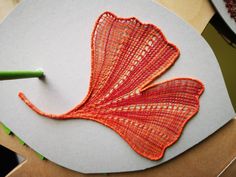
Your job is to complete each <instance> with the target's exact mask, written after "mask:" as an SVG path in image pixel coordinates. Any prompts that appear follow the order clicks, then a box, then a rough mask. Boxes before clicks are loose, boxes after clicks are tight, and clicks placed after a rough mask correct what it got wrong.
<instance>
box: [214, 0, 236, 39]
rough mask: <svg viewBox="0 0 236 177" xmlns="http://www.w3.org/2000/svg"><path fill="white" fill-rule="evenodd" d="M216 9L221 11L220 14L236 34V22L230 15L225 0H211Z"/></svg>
mask: <svg viewBox="0 0 236 177" xmlns="http://www.w3.org/2000/svg"><path fill="white" fill-rule="evenodd" d="M211 1H212V3H213V5H214V6H215V8H216V10H217V11H218V12H219V14H220V16H221V17H222V18H223V19H224V21H225V23H226V24H227V25H228V26H229V28H230V29H231V30H232V31H233V32H234V34H235V35H236V22H235V20H234V19H233V18H231V17H230V14H229V13H228V9H227V7H226V6H225V2H224V0H211Z"/></svg>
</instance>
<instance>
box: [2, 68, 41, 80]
mask: <svg viewBox="0 0 236 177" xmlns="http://www.w3.org/2000/svg"><path fill="white" fill-rule="evenodd" d="M43 76H44V73H43V71H42V70H35V71H0V80H10V79H24V78H34V77H38V78H40V77H43Z"/></svg>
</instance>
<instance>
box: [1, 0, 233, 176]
mask: <svg viewBox="0 0 236 177" xmlns="http://www.w3.org/2000/svg"><path fill="white" fill-rule="evenodd" d="M104 11H111V12H113V13H115V14H116V15H118V16H120V17H131V16H135V17H137V18H138V19H139V20H141V21H142V22H145V23H152V24H155V25H157V26H158V27H159V28H161V29H162V31H163V33H164V34H165V36H166V37H167V39H168V40H169V41H170V42H173V43H174V44H176V45H177V46H178V48H179V49H180V51H181V56H180V58H179V59H178V61H177V62H176V64H175V65H174V66H173V67H172V68H171V69H170V70H169V71H168V72H167V73H165V74H164V75H163V76H162V77H161V78H160V79H158V81H162V80H166V79H171V78H176V77H193V78H196V79H199V80H201V81H202V82H203V83H204V84H205V92H204V93H203V95H202V96H201V98H200V106H201V108H200V111H199V113H198V114H197V115H196V116H195V117H194V118H193V119H192V120H191V121H190V122H189V123H188V124H187V126H186V128H185V129H184V132H183V135H182V136H181V138H180V139H179V141H178V142H177V143H176V144H174V145H173V146H172V147H170V148H168V150H167V151H166V153H165V156H164V158H162V159H161V160H159V161H150V160H148V159H145V158H143V157H141V156H139V155H138V154H137V153H135V152H134V151H133V150H132V149H131V148H130V147H129V146H128V144H127V143H126V142H125V141H124V140H123V139H121V138H120V136H119V135H117V134H116V133H115V132H113V131H112V130H110V129H109V128H106V127H105V126H103V125H100V124H98V123H96V122H92V121H87V120H69V121H56V120H50V119H46V118H43V117H41V116H38V115H36V114H35V113H34V112H33V111H32V110H30V109H29V108H28V107H27V106H26V105H25V104H24V103H23V102H22V101H21V100H20V99H19V98H18V96H17V94H18V92H19V91H23V92H24V93H25V94H26V95H27V96H28V98H29V99H30V100H31V101H32V102H33V103H35V104H36V105H37V106H38V107H39V108H40V109H42V110H44V111H45V112H51V113H63V112H65V111H67V110H68V109H70V108H72V107H74V106H75V105H76V104H78V103H79V102H80V101H81V100H82V99H83V97H84V96H85V95H86V93H87V89H88V84H89V78H90V61H91V59H90V37H91V32H92V30H93V27H94V23H95V21H96V19H97V18H98V16H99V15H100V14H101V13H102V12H104ZM0 63H1V64H0V70H7V69H8V70H15V69H19V70H20V69H22V70H24V69H37V68H43V69H44V71H45V74H46V76H47V79H46V81H45V82H44V81H41V80H39V79H25V80H15V81H13V80H12V81H1V82H0V98H1V99H0V104H1V106H0V120H1V121H2V122H3V123H4V124H6V125H7V126H8V127H10V128H11V129H12V130H13V132H15V133H16V134H17V135H18V136H19V137H20V138H21V139H22V140H24V141H25V142H26V143H27V144H28V145H29V146H30V147H32V148H33V149H35V150H36V151H38V152H39V153H41V154H42V155H44V156H45V157H47V158H48V159H49V160H51V161H53V162H56V163H58V164H60V165H62V166H64V167H67V168H70V169H73V170H76V171H79V172H84V173H98V172H103V173H104V172H122V171H134V170H141V169H145V168H149V167H153V166H156V165H159V164H161V163H163V162H165V161H167V160H169V159H171V158H173V157H175V156H177V155H178V154H180V153H182V152H184V151H185V150H187V149H188V148H190V147H192V146H193V145H195V144H197V143H198V142H200V141H201V140H203V139H204V138H206V137H207V136H209V135H210V134H211V133H213V132H214V131H216V130H217V129H218V128H219V127H221V126H222V125H224V124H225V123H226V122H228V121H229V120H230V119H231V118H232V117H233V116H234V111H233V108H232V106H231V103H230V100H229V97H228V94H227V91H226V88H225V84H224V81H223V78H222V74H221V71H220V69H219V65H218V63H217V60H216V58H215V56H214V54H213V52H212V50H211V49H210V48H209V46H208V45H207V43H206V42H205V41H204V40H203V39H202V37H201V36H200V35H199V34H198V33H197V32H195V31H194V29H193V28H192V27H190V26H189V25H187V24H186V23H185V22H183V21H182V20H181V19H179V18H178V17H176V16H175V15H174V14H172V13H170V12H169V11H168V10H166V9H165V8H163V7H161V6H160V5H157V4H155V3H153V2H151V1H148V0H99V1H94V0H40V1H39V0H26V1H23V2H22V3H21V4H20V5H19V7H17V9H16V10H15V11H14V12H13V13H12V14H11V15H10V16H9V17H8V18H7V19H6V20H5V22H4V23H3V24H1V26H0Z"/></svg>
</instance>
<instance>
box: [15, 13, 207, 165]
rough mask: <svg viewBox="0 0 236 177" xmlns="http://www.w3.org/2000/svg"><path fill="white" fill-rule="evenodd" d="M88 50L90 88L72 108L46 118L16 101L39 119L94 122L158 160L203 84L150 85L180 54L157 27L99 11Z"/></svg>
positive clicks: (194, 104)
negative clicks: (40, 117) (38, 116)
mask: <svg viewBox="0 0 236 177" xmlns="http://www.w3.org/2000/svg"><path fill="white" fill-rule="evenodd" d="M91 49H92V67H91V78H90V86H89V90H88V93H87V96H86V97H85V98H84V100H83V101H82V102H81V103H80V104H79V105H77V106H76V107H74V108H73V109H72V110H70V111H69V112H67V113H64V114H61V115H55V114H47V113H44V112H42V111H40V110H39V109H38V108H37V107H35V106H34V105H33V104H32V103H31V102H30V101H29V100H28V99H27V98H26V97H25V96H24V94H23V93H19V97H20V98H21V99H22V100H23V101H24V102H25V103H26V104H27V105H28V106H29V107H30V108H31V109H32V110H34V111H35V112H36V113H38V114H39V115H42V116H45V117H48V118H53V119H60V120H64V119H75V118H79V119H89V120H93V121H97V122H99V123H101V124H103V125H106V126H107V127H109V128H111V129H113V130H114V131H115V132H117V133H118V134H119V135H120V136H121V137H122V138H123V139H124V140H125V141H126V142H127V143H128V144H129V145H130V147H131V148H133V150H135V151H136V152H137V153H139V154H140V155H142V156H144V157H146V158H148V159H151V160H158V159H160V158H162V156H163V154H164V152H165V149H166V148H167V147H169V146H170V145H172V144H173V143H175V142H176V141H177V140H178V138H179V137H180V135H181V133H182V131H183V128H184V126H185V124H186V123H187V122H188V120H189V119H190V118H191V117H193V116H194V115H195V114H196V113H197V112H198V110H199V96H200V95H201V94H202V92H203V90H204V86H203V84H202V83H201V82H200V81H198V80H194V79H191V78H177V79H172V80H169V81H165V82H162V83H157V84H150V83H151V82H152V81H153V80H154V79H155V78H157V77H158V76H160V75H161V74H162V73H164V72H165V71H166V70H167V69H168V68H170V67H171V65H173V64H174V62H175V61H176V60H177V58H178V56H179V50H178V49H177V47H176V46H175V45H173V44H171V43H169V42H168V41H167V40H166V38H165V37H164V35H163V34H162V32H161V31H160V29H158V28H157V27H156V26H154V25H151V24H143V23H141V22H140V21H138V20H137V19H136V18H134V17H133V18H118V17H116V16H115V15H114V14H112V13H110V12H105V13H103V14H102V15H101V16H100V17H99V18H98V20H97V22H96V25H95V28H94V31H93V33H92V40H91Z"/></svg>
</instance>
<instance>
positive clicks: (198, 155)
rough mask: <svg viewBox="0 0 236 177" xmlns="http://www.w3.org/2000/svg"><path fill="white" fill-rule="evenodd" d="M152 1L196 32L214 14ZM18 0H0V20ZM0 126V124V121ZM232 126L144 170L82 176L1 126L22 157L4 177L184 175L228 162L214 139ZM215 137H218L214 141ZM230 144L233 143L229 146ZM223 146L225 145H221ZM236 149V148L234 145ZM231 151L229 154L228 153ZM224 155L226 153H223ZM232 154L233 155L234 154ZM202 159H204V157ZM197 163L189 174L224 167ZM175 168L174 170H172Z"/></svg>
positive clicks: (187, 1) (202, 3)
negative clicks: (44, 156)
mask: <svg viewBox="0 0 236 177" xmlns="http://www.w3.org/2000/svg"><path fill="white" fill-rule="evenodd" d="M155 1H156V2H159V3H161V4H162V5H163V6H165V7H167V8H168V9H170V10H171V11H173V12H174V13H176V14H177V15H178V16H179V17H181V18H182V19H184V20H185V21H186V22H188V23H189V24H191V25H192V26H193V27H194V28H195V29H196V31H198V32H199V33H201V32H202V31H203V30H204V28H205V27H206V25H207V24H208V22H209V21H210V19H211V17H212V16H213V15H214V13H215V11H214V9H213V7H212V5H211V4H210V2H209V1H208V0H155ZM18 3H19V0H0V21H1V20H3V19H4V18H5V17H6V15H8V14H9V13H10V11H11V10H12V9H14V7H15V6H16V5H17V4H18ZM0 126H2V125H1V124H0ZM233 127H234V128H236V120H233V121H231V122H230V123H229V124H228V125H226V126H225V127H224V128H223V129H222V130H220V131H219V132H217V133H215V134H214V135H213V137H211V138H210V140H208V141H206V142H203V143H201V144H200V145H198V146H197V147H198V148H192V149H190V150H189V151H187V152H185V153H184V154H183V155H181V156H179V157H177V158H175V159H173V160H171V161H169V162H168V163H165V164H164V165H161V166H158V167H154V168H151V169H148V170H144V171H140V172H132V173H121V174H100V175H83V174H81V173H77V172H74V171H71V170H68V169H66V168H63V167H60V166H58V165H56V164H55V163H53V162H51V161H49V160H41V159H40V158H39V156H38V155H37V154H36V153H35V151H33V150H32V149H31V148H29V147H28V146H27V145H22V144H20V143H19V140H18V139H17V137H16V136H9V135H7V134H6V133H5V132H4V131H3V129H2V128H0V137H1V138H0V145H3V146H5V147H7V148H8V149H11V150H13V151H15V152H16V153H18V154H20V155H22V156H23V157H24V158H25V159H26V160H25V161H24V162H23V163H21V164H20V165H19V166H17V167H16V168H15V169H14V170H12V171H11V172H10V173H9V174H8V175H7V177H19V176H27V177H31V176H32V177H37V176H40V177H41V176H43V177H54V176H56V177H64V176H66V177H82V176H105V175H109V176H117V177H118V176H121V177H125V176H139V177H142V176H156V177H158V176H165V175H166V174H167V173H168V172H170V171H173V172H175V173H171V174H170V173H169V175H168V176H173V177H174V176H181V177H184V175H186V174H188V173H186V172H189V173H191V170H192V169H191V168H194V164H196V160H200V159H201V160H205V163H206V162H208V163H209V164H212V163H214V161H216V160H222V161H224V163H223V164H224V165H226V164H227V163H228V162H229V159H222V156H220V154H219V149H218V148H217V147H218V144H219V142H218V140H219V138H223V137H224V136H225V135H226V134H227V136H229V135H228V134H230V136H229V137H228V139H233V138H234V137H235V136H236V134H235V133H236V132H234V133H230V129H232V128H233ZM217 138H218V140H217ZM232 142H233V141H232ZM209 146H213V147H212V151H211V153H215V154H216V155H215V156H214V159H206V158H205V157H207V151H205V149H206V148H207V147H209ZM221 146H222V147H223V148H224V146H226V145H225V143H223V142H222V144H221ZM232 146H233V145H232ZM225 148H226V147H225ZM235 148H236V147H235ZM230 153H231V154H230ZM227 155H228V156H227ZM234 155H235V154H234ZM226 157H229V158H232V152H226ZM204 158H205V159H204ZM186 161H187V162H189V165H191V168H185V169H184V168H181V167H183V166H188V164H183V163H186ZM205 163H203V164H200V163H199V164H198V165H200V166H201V167H203V168H202V169H201V170H199V169H198V173H196V174H194V173H192V176H198V175H199V176H204V174H207V173H208V174H210V175H212V176H215V175H216V174H219V172H220V171H221V170H222V169H223V167H224V166H222V164H217V163H216V164H215V165H211V168H212V169H211V170H210V173H209V169H207V168H204V164H205ZM176 169H178V170H177V171H176ZM209 177H210V176H209Z"/></svg>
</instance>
